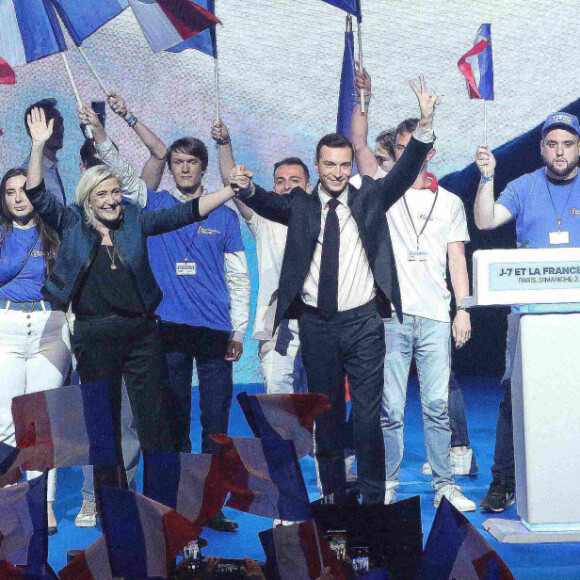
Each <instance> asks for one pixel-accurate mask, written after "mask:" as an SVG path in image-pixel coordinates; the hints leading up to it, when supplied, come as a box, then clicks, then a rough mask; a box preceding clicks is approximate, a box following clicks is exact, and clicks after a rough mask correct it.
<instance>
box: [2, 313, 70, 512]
mask: <svg viewBox="0 0 580 580" xmlns="http://www.w3.org/2000/svg"><path fill="white" fill-rule="evenodd" d="M70 361H71V347H70V338H69V331H68V326H67V322H66V317H65V314H64V312H60V311H56V310H55V311H50V310H47V311H35V312H22V311H20V310H7V309H4V308H1V309H0V441H1V442H3V443H6V444H8V445H12V446H15V445H16V439H15V433H14V423H13V420H12V410H11V405H12V398H13V397H17V396H18V395H25V394H27V393H36V392H38V391H47V390H49V389H56V388H57V387H60V386H62V384H63V383H64V380H65V379H66V376H67V373H68V370H69V367H70ZM39 475H40V472H37V471H29V472H27V473H26V477H27V479H32V478H34V477H38V476H39ZM55 494H56V469H51V470H50V471H49V474H48V501H54V498H55Z"/></svg>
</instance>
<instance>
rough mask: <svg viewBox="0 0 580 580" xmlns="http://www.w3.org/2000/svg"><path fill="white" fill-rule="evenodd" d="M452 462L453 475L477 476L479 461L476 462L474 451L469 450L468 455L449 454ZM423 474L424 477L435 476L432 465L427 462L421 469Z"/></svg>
mask: <svg viewBox="0 0 580 580" xmlns="http://www.w3.org/2000/svg"><path fill="white" fill-rule="evenodd" d="M449 456H450V462H451V475H477V473H478V471H479V468H478V466H477V461H475V456H474V455H473V449H468V450H467V453H464V454H463V455H459V453H453V451H452V452H451V453H450V454H449ZM421 473H422V474H423V475H433V470H432V469H431V465H429V462H428V461H426V462H425V463H423V466H422V467H421Z"/></svg>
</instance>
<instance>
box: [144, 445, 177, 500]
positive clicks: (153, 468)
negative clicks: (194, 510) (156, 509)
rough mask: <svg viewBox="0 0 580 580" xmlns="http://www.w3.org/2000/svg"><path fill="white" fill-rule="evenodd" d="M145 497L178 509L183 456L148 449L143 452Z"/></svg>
mask: <svg viewBox="0 0 580 580" xmlns="http://www.w3.org/2000/svg"><path fill="white" fill-rule="evenodd" d="M143 467H144V470H143V495H145V496H146V497H148V498H150V499H154V500H155V501H158V502H159V503H162V504H163V505H166V506H167V507H170V508H171V509H177V494H178V491H179V482H180V479H181V454H180V453H165V452H163V451H156V450H152V449H148V450H146V451H144V452H143Z"/></svg>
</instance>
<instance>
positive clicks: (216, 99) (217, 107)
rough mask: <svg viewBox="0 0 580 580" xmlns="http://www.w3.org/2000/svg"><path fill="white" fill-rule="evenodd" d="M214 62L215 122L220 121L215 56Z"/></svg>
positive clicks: (217, 74) (217, 72) (218, 73)
mask: <svg viewBox="0 0 580 580" xmlns="http://www.w3.org/2000/svg"><path fill="white" fill-rule="evenodd" d="M213 62H214V65H213V66H214V87H215V118H216V121H218V122H220V121H221V115H220V72H219V67H218V59H217V55H216V57H215V58H214V59H213Z"/></svg>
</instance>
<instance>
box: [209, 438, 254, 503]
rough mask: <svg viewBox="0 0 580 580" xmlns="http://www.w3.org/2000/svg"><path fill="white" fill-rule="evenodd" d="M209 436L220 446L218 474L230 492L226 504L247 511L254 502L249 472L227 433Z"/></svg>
mask: <svg viewBox="0 0 580 580" xmlns="http://www.w3.org/2000/svg"><path fill="white" fill-rule="evenodd" d="M211 438H212V439H213V440H214V441H217V442H218V443H219V444H220V445H221V446H222V450H221V452H220V454H219V457H220V474H221V477H222V480H223V481H224V483H225V485H227V487H228V490H229V491H230V492H231V494H232V495H231V497H230V499H229V500H228V504H227V505H228V506H229V507H232V508H234V509H238V510H240V511H243V512H247V511H249V509H250V506H251V505H252V503H253V502H254V493H253V492H252V490H251V489H250V487H249V479H250V474H249V472H248V470H247V469H246V466H245V465H244V462H243V461H242V458H241V457H240V455H239V453H238V451H237V449H236V446H235V445H234V442H233V441H232V439H231V437H228V436H227V435H212V436H211Z"/></svg>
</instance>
